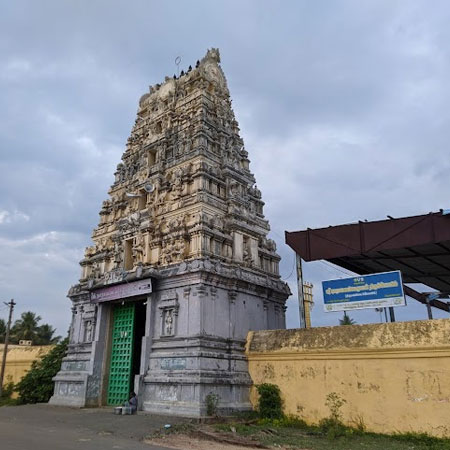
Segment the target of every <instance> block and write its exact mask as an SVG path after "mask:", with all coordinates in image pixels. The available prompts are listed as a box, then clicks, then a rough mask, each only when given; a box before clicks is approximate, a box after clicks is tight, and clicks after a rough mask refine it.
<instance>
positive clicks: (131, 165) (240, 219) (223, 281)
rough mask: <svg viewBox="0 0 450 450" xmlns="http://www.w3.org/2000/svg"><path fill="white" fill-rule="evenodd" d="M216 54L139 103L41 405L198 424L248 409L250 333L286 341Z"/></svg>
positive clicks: (277, 282)
mask: <svg viewBox="0 0 450 450" xmlns="http://www.w3.org/2000/svg"><path fill="white" fill-rule="evenodd" d="M263 207H264V202H263V201H262V196H261V192H260V190H259V189H258V187H257V186H256V184H255V177H254V176H253V174H252V173H251V172H250V169H249V158H248V153H247V151H246V150H245V148H244V142H243V140H242V139H241V137H240V136H239V126H238V122H237V121H236V119H235V116H234V113H233V110H232V107H231V100H230V94H229V91H228V87H227V82H226V79H225V75H224V73H223V71H222V68H221V66H220V56H219V51H218V50H217V49H211V50H208V52H207V53H206V56H205V57H204V58H203V59H202V60H200V61H198V62H197V64H196V65H194V67H189V69H188V70H187V71H186V72H184V71H182V72H181V74H180V75H179V76H174V77H166V79H165V81H164V82H163V83H161V84H156V85H155V86H151V87H150V89H149V92H147V93H146V94H144V95H143V96H142V97H141V99H140V101H139V107H138V111H137V117H136V120H135V123H134V126H133V128H132V131H131V135H130V137H129V138H128V141H127V145H126V149H125V152H124V153H123V155H122V160H121V162H120V163H119V165H118V166H117V171H116V173H115V181H114V184H113V185H112V186H111V188H110V190H109V192H108V198H107V199H106V200H105V201H104V202H103V205H102V208H101V211H100V222H99V224H98V226H97V228H95V229H94V231H93V234H92V240H93V245H92V246H91V247H88V248H87V249H86V252H85V256H84V259H83V260H82V261H81V262H80V264H81V272H82V273H81V278H80V280H79V282H78V284H76V285H75V286H72V287H71V289H70V291H69V294H68V296H69V298H70V300H71V302H72V322H71V326H70V342H69V350H68V354H67V356H66V357H65V358H64V360H63V363H62V366H61V370H60V371H59V373H58V374H57V375H56V377H55V378H54V381H55V391H54V395H53V397H52V398H51V400H50V403H52V404H55V405H70V406H77V407H83V406H100V405H112V406H115V405H121V404H122V403H123V402H124V401H126V400H127V399H128V398H129V394H130V392H131V391H135V392H136V393H137V395H138V402H139V409H141V410H144V411H148V412H154V413H159V414H161V413H162V414H165V413H166V414H174V415H184V416H192V417H200V416H204V415H206V398H207V396H208V395H210V394H213V395H214V396H215V398H216V399H217V400H218V405H217V409H218V412H220V413H222V414H227V413H229V412H232V411H242V410H248V409H251V406H250V403H249V387H250V385H251V380H250V377H249V374H248V372H247V362H246V359H245V355H244V345H245V339H246V335H247V332H248V331H249V330H266V329H280V328H285V309H286V308H285V302H286V299H287V297H288V296H289V295H290V291H289V288H288V286H287V284H286V283H284V282H283V281H281V279H280V276H279V271H278V266H279V261H280V257H279V256H278V254H277V253H276V245H275V242H274V241H273V240H271V239H268V237H267V233H268V232H269V223H268V221H267V220H266V219H265V218H264V214H263Z"/></svg>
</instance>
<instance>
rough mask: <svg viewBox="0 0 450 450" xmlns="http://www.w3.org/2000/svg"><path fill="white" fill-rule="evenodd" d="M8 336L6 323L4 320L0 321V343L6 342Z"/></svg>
mask: <svg viewBox="0 0 450 450" xmlns="http://www.w3.org/2000/svg"><path fill="white" fill-rule="evenodd" d="M5 335H6V322H5V321H4V320H3V319H0V343H1V344H3V343H4V342H5Z"/></svg>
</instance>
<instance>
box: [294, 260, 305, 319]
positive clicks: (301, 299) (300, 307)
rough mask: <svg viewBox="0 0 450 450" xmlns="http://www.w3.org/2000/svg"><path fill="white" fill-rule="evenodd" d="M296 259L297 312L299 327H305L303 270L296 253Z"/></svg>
mask: <svg viewBox="0 0 450 450" xmlns="http://www.w3.org/2000/svg"><path fill="white" fill-rule="evenodd" d="M295 256H296V259H297V291H298V312H299V316H300V328H306V317H305V293H304V291H303V271H302V258H301V256H300V255H299V254H298V253H296V254H295Z"/></svg>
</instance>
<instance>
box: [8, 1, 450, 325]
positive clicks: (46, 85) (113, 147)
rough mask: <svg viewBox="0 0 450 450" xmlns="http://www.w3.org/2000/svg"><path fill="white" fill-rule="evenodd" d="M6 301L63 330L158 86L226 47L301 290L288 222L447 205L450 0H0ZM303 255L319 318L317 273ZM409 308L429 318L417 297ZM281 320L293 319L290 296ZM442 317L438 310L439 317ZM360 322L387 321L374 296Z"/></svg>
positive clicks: (268, 197)
mask: <svg viewBox="0 0 450 450" xmlns="http://www.w3.org/2000/svg"><path fill="white" fill-rule="evenodd" d="M0 6H1V12H0V151H1V160H0V165H1V166H0V169H1V171H0V173H1V177H0V254H1V259H0V299H1V300H3V301H6V300H9V299H10V298H12V297H13V298H14V299H15V300H16V301H17V303H18V304H17V308H16V318H17V317H18V315H19V314H20V313H21V312H23V311H26V310H30V309H31V310H33V311H36V312H37V313H39V314H40V315H41V316H42V317H43V319H44V320H45V321H46V322H50V323H51V324H53V325H55V326H56V327H57V328H58V333H59V334H65V332H66V330H67V328H68V324H69V319H70V305H69V300H68V299H67V298H66V293H67V291H68V288H69V287H70V286H71V285H72V284H75V283H76V282H77V280H78V278H79V274H80V272H79V268H78V261H79V260H80V259H81V257H82V253H83V249H84V247H85V246H86V245H88V244H89V240H90V233H91V231H92V229H93V227H94V226H96V224H97V222H98V211H99V209H100V205H101V202H102V200H104V199H105V198H106V195H107V194H106V193H107V189H108V187H109V186H110V184H111V183H112V181H113V172H114V169H115V167H116V165H117V163H118V162H119V161H120V156H121V154H122V152H123V150H124V148H125V142H126V139H127V137H128V135H129V133H130V130H131V126H132V124H133V123H134V118H135V114H136V110H137V104H138V100H139V97H140V96H141V95H142V94H143V93H145V92H146V91H147V89H148V85H150V84H154V83H157V82H160V81H162V80H163V79H164V76H165V75H172V74H173V73H174V72H175V70H176V68H175V63H174V60H175V58H176V57H177V56H181V57H182V63H181V67H182V68H186V67H188V66H189V64H193V63H195V61H196V60H197V59H200V58H201V57H202V56H203V55H204V53H205V51H206V49H207V48H209V47H219V48H220V51H221V56H222V67H223V69H224V71H225V73H226V76H227V79H228V84H229V88H230V91H231V96H232V99H233V105H234V110H235V113H236V116H237V119H238V121H239V123H240V126H241V133H242V137H243V138H244V141H245V143H246V148H247V150H248V151H249V154H250V159H251V162H252V164H251V169H252V171H253V172H254V173H255V175H256V179H257V182H258V186H259V187H260V188H261V190H262V192H263V199H264V200H265V202H266V207H265V213H266V216H267V217H268V219H269V220H270V223H271V225H272V230H273V231H272V237H273V238H274V239H275V240H276V241H277V243H278V248H279V252H280V254H281V256H282V258H283V260H282V264H281V272H282V276H283V278H284V279H288V281H289V282H290V284H291V286H292V290H293V291H294V289H295V274H294V273H293V270H292V269H293V261H294V254H293V252H292V251H291V250H290V249H289V248H287V247H286V245H285V244H284V238H283V235H284V230H290V231H293V230H300V229H304V228H306V227H311V228H315V227H320V226H327V225H331V224H333V225H337V224H341V223H347V222H352V221H356V220H358V219H368V220H374V219H382V218H385V217H386V215H387V214H389V215H392V216H395V217H400V216H404V215H415V214H422V213H427V212H429V211H436V210H438V209H439V208H448V207H450V195H449V194H450V181H449V173H450V152H449V149H448V143H449V142H450V117H449V113H448V105H449V104H450V86H449V79H450V36H449V35H450V28H449V27H448V24H449V23H450V4H449V3H448V2H446V1H439V0H434V1H433V2H429V1H415V0H404V1H395V0H387V1H383V0H376V1H375V0H374V1H371V0H365V1H364V2H362V1H360V0H354V1H345V0H342V1H337V0H336V1H326V0H322V1H301V0H297V1H287V0H284V1H263V0H255V1H250V0H238V1H230V0H227V1H211V0H208V1H196V0H191V1H189V2H188V1H174V0H172V1H170V2H163V1H150V0H146V1H140V0H128V1H118V0H117V1H115V0H104V1H103V0H89V1H88V0H86V1H81V0H80V1H73V0H72V1H68V0H53V1H45V0H41V1H39V2H36V1H32V0H30V1H22V0H14V1H12V0H9V1H8V0H0ZM340 276H343V274H342V272H339V271H336V270H334V269H333V268H331V267H330V266H329V265H328V264H325V263H320V262H317V263H310V264H307V265H306V267H305V278H306V279H308V280H310V281H311V282H313V283H314V285H315V294H316V298H315V300H316V306H315V308H314V312H313V324H315V325H327V324H331V325H332V324H337V322H338V319H339V317H340V315H339V314H325V313H323V312H322V304H321V297H320V281H321V280H324V279H330V278H336V277H340ZM416 303H417V302H415V301H412V300H411V301H410V302H409V305H408V307H407V308H402V309H400V308H398V309H397V317H398V318H399V319H400V320H407V319H417V318H425V317H426V311H425V308H424V307H423V306H422V305H417V304H416ZM288 304H289V308H288V326H290V327H293V326H296V325H297V324H298V313H297V304H296V300H295V296H293V297H291V299H290V300H289V302H288ZM6 314H7V311H6V309H5V308H3V307H0V317H6ZM437 315H438V316H440V317H444V316H445V315H444V313H441V314H439V313H438V314H437ZM353 317H354V318H355V319H356V320H357V321H358V322H359V323H363V322H373V321H378V320H379V319H380V317H379V315H377V313H375V312H374V311H372V310H368V311H364V312H360V313H355V314H353Z"/></svg>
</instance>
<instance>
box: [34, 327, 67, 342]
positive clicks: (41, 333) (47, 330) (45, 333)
mask: <svg viewBox="0 0 450 450" xmlns="http://www.w3.org/2000/svg"><path fill="white" fill-rule="evenodd" d="M55 331H56V330H55V329H54V328H53V327H52V326H51V325H49V324H48V323H44V324H43V325H41V326H40V327H38V329H37V336H36V342H35V343H36V345H50V344H56V343H57V342H58V341H59V340H60V339H61V336H53V335H54V334H55Z"/></svg>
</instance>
